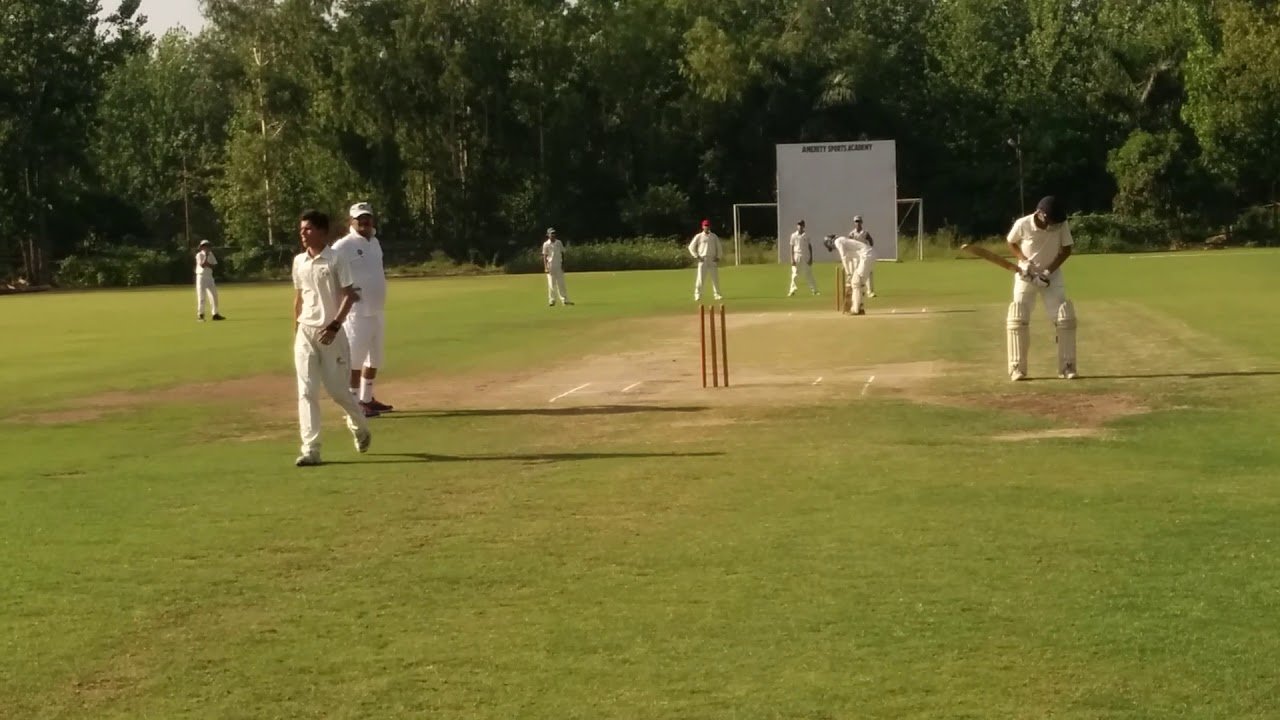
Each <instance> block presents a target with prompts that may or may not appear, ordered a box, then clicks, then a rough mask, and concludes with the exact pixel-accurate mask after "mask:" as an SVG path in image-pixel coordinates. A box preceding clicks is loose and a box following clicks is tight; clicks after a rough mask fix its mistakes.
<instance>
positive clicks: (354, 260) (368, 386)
mask: <svg viewBox="0 0 1280 720" xmlns="http://www.w3.org/2000/svg"><path fill="white" fill-rule="evenodd" d="M347 214H348V215H349V216H350V218H351V222H350V226H349V227H350V232H348V233H347V234H346V235H345V236H343V237H342V239H340V240H338V242H336V243H334V244H333V250H334V252H336V253H338V254H340V255H343V256H344V257H345V258H346V260H347V262H348V263H349V264H350V265H351V272H352V275H353V277H354V279H355V287H356V296H357V297H356V299H357V302H356V305H355V308H354V309H353V310H352V311H351V314H350V315H348V316H347V322H346V324H345V325H343V328H344V330H345V331H346V335H347V342H348V343H349V344H350V346H351V381H350V382H351V395H352V396H353V397H355V398H356V400H358V401H359V403H360V409H361V410H362V411H363V412H364V416H365V417H377V416H378V415H379V414H381V413H384V412H390V411H391V410H392V409H393V408H392V407H391V406H390V405H386V404H384V403H380V402H378V400H377V398H375V397H374V395H373V383H374V380H376V379H377V377H378V368H380V367H382V355H383V347H384V344H383V340H382V336H383V331H384V328H385V327H386V319H385V315H386V307H387V273H386V270H385V269H384V268H383V266H382V243H380V242H379V241H378V237H377V235H375V233H376V232H377V220H376V218H375V217H374V214H373V206H371V205H370V204H369V203H367V202H362V203H356V204H355V205H352V206H351V209H350V211H348V213H347Z"/></svg>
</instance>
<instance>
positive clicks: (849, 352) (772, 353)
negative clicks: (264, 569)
mask: <svg viewBox="0 0 1280 720" xmlns="http://www.w3.org/2000/svg"><path fill="white" fill-rule="evenodd" d="M922 317H928V314H927V313H925V314H922V313H919V312H916V313H910V312H900V313H896V314H894V313H890V312H889V311H887V310H879V311H873V312H871V313H870V314H869V315H867V316H864V317H859V318H850V317H848V316H844V315H841V314H839V313H837V312H835V311H834V310H831V311H813V310H806V311H798V312H777V313H748V314H741V315H738V314H730V315H729V343H730V349H729V369H728V373H727V374H728V378H729V386H730V387H729V388H727V389H726V388H715V387H708V388H706V389H703V387H702V378H701V375H702V369H701V366H700V351H699V339H698V335H697V332H696V329H697V326H696V321H691V320H692V319H691V318H690V317H688V316H686V315H681V316H679V317H664V318H646V319H641V320H630V321H621V322H619V323H618V328H617V333H616V335H615V339H614V340H612V341H611V342H610V347H608V348H607V349H604V350H601V351H599V352H597V353H595V354H591V355H588V356H586V357H581V358H575V359H569V360H563V361H560V362H557V363H552V364H546V365H536V366H529V367H524V368H518V369H515V370H510V369H508V370H500V371H481V370H477V371H474V372H469V373H454V374H448V375H444V374H429V373H428V374H424V375H421V376H418V377H410V378H405V377H398V376H396V375H395V374H394V373H391V374H389V376H388V377H387V378H385V379H381V378H380V380H379V385H378V395H379V397H380V398H381V399H383V400H384V401H387V402H391V403H392V404H394V405H395V406H396V408H397V411H399V412H403V413H406V414H409V413H414V412H417V413H432V414H440V415H451V416H452V415H465V414H468V413H476V414H498V413H502V412H511V413H513V414H516V413H519V414H529V413H539V414H547V415H559V414H563V415H566V416H567V415H611V414H624V413H626V414H632V413H643V412H663V413H673V412H678V411H685V412H693V411H697V410H703V409H707V408H710V407H728V406H761V407H786V406H792V405H806V404H816V403H829V402H844V401H857V400H858V399H860V398H864V397H875V396H883V395H885V394H890V395H892V394H899V393H907V394H915V393H919V392H923V391H924V387H923V386H924V385H925V384H926V383H927V382H928V381H930V380H932V379H935V378H938V377H940V376H942V375H944V374H946V373H950V372H953V371H956V370H957V368H956V367H955V364H954V363H945V362H941V361H934V360H923V361H913V362H898V363H875V362H863V361H862V356H863V352H862V351H861V350H860V346H859V344H858V343H857V342H854V341H850V337H851V336H850V335H848V334H841V333H842V332H843V331H841V330H838V329H835V327H836V326H834V325H833V324H839V323H844V327H845V328H849V327H857V326H856V325H850V324H851V323H858V324H861V323H863V322H876V321H878V320H890V319H894V318H902V319H906V318H916V319H919V318H922ZM798 324H799V326H798ZM769 326H776V327H777V331H776V332H775V331H773V330H772V329H771V328H770V327H769ZM742 328H754V329H749V330H748V331H747V332H745V333H743V334H741V335H738V336H736V337H735V332H736V331H737V330H739V329H742ZM828 328H832V329H830V330H829V329H828ZM797 338H799V339H797ZM804 338H808V339H809V340H811V341H813V342H816V343H818V345H817V347H816V349H813V348H810V349H806V348H808V346H807V344H805V343H803V342H801V340H803V339H804ZM720 361H721V360H720V357H717V364H719V363H720ZM719 369H720V370H721V373H722V377H723V367H721V368H719ZM707 373H708V384H709V385H710V384H712V378H713V374H712V368H711V364H710V362H708V367H707ZM294 393H295V390H294V380H293V378H292V377H290V376H287V375H262V376H255V377H248V378H239V379H234V380H227V381H211V382H199V383H188V384H183V385H175V386H172V387H169V388H162V389H156V390H147V391H142V392H136V393H135V392H108V393H101V394H98V395H94V396H90V397H87V398H83V399H81V400H79V401H77V402H75V403H73V404H70V405H69V406H66V407H62V408H57V409H53V410H50V411H47V412H37V413H25V414H21V415H17V416H10V417H9V418H8V421H9V422H24V423H33V424H64V423H78V422H90V421H94V420H98V419H101V418H103V417H105V416H107V415H110V414H117V413H121V412H128V411H130V410H135V409H137V408H141V407H149V406H157V405H164V404H172V405H199V404H203V403H217V404H221V405H226V404H235V405H238V406H243V407H246V408H249V410H250V412H252V413H253V415H254V422H252V423H250V425H251V427H248V428H246V429H245V430H244V431H242V432H241V431H235V432H232V433H231V437H230V438H228V439H233V440H243V441H253V440H259V439H264V438H263V432H264V431H263V429H262V427H261V425H262V423H263V421H267V422H271V421H285V420H290V419H292V418H293V417H294V416H295V413H296V402H295V400H294ZM325 404H326V412H328V411H329V410H331V408H330V407H328V406H329V403H328V402H327V401H326V403H325ZM672 421H677V418H675V417H673V418H672ZM678 421H679V422H692V421H693V420H692V418H691V417H688V416H686V417H684V418H680V419H678Z"/></svg>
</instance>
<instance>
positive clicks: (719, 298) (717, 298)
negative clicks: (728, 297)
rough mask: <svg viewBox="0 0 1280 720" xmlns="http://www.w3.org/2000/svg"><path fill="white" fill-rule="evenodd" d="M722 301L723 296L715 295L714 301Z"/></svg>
mask: <svg viewBox="0 0 1280 720" xmlns="http://www.w3.org/2000/svg"><path fill="white" fill-rule="evenodd" d="M723 299H724V296H723V295H717V296H716V300H723Z"/></svg>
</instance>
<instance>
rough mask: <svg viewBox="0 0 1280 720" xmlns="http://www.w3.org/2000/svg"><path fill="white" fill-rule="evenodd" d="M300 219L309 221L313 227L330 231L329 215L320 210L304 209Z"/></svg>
mask: <svg viewBox="0 0 1280 720" xmlns="http://www.w3.org/2000/svg"><path fill="white" fill-rule="evenodd" d="M298 221H299V222H305V223H309V224H310V225H311V227H313V228H317V229H320V230H323V231H325V232H329V216H328V215H326V214H325V213H322V212H320V211H319V210H306V211H304V212H303V213H302V217H300V218H298Z"/></svg>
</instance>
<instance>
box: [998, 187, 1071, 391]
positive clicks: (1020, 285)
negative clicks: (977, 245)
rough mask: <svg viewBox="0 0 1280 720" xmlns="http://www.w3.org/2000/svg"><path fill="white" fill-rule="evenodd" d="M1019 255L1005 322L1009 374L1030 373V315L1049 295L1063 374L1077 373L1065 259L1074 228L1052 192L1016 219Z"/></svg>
mask: <svg viewBox="0 0 1280 720" xmlns="http://www.w3.org/2000/svg"><path fill="white" fill-rule="evenodd" d="M1006 239H1007V241H1008V243H1009V249H1010V250H1012V251H1013V255H1014V257H1016V258H1017V259H1018V267H1019V269H1020V271H1019V272H1018V273H1017V274H1016V275H1015V276H1014V280H1013V302H1011V303H1010V304H1009V316H1008V320H1007V322H1006V327H1007V328H1008V331H1009V378H1010V379H1011V380H1014V381H1015V382H1016V381H1018V380H1022V379H1023V378H1025V377H1026V376H1027V353H1028V351H1029V349H1030V345H1031V328H1030V326H1029V324H1028V323H1029V318H1030V317H1031V311H1032V310H1033V309H1034V308H1035V304H1036V296H1037V295H1039V296H1040V297H1041V298H1043V299H1044V309H1045V311H1046V312H1047V313H1048V315H1049V322H1051V323H1053V326H1054V329H1055V331H1056V333H1057V344H1058V377H1060V378H1065V379H1067V380H1073V379H1075V377H1076V310H1075V306H1074V305H1072V304H1071V301H1070V300H1068V299H1067V290H1066V285H1065V284H1064V281H1063V277H1062V264H1063V263H1065V262H1066V261H1067V258H1069V257H1071V243H1072V240H1071V228H1069V227H1068V226H1067V214H1066V212H1065V211H1063V210H1062V208H1061V206H1060V205H1059V204H1058V202H1057V200H1056V199H1055V198H1054V197H1053V196H1048V197H1045V198H1043V199H1042V200H1041V201H1040V203H1039V204H1038V205H1036V211H1035V212H1034V213H1032V214H1030V215H1027V216H1026V217H1022V218H1018V220H1017V221H1016V222H1014V223H1013V228H1012V229H1011V230H1009V236H1008V238H1006Z"/></svg>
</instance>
